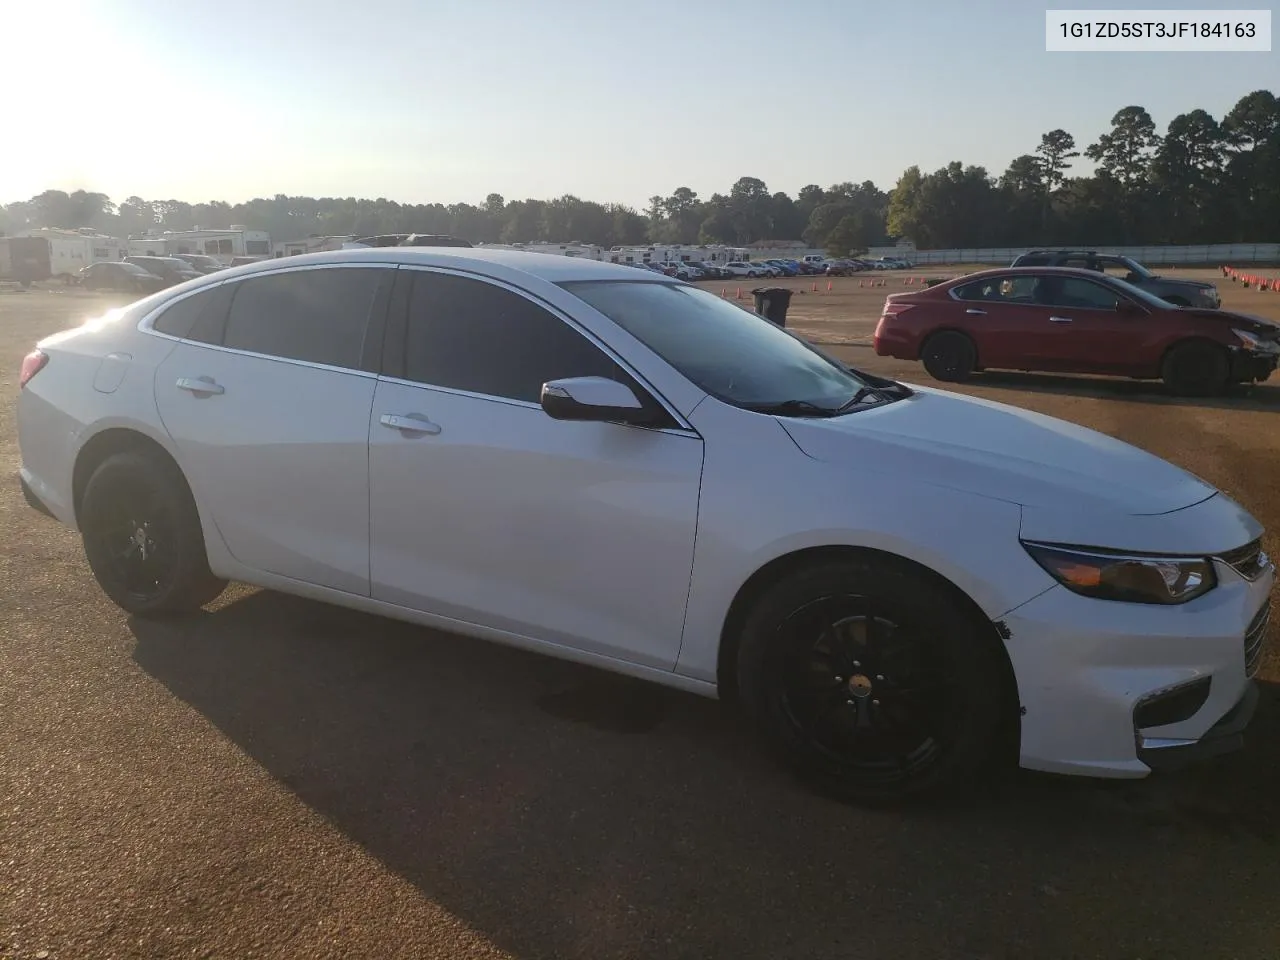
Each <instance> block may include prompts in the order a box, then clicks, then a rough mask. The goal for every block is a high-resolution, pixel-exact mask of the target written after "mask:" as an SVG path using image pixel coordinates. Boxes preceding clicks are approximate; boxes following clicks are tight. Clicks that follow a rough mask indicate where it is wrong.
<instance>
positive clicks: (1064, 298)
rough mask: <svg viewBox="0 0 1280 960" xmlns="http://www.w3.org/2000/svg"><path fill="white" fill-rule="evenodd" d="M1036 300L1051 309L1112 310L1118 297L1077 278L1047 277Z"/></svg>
mask: <svg viewBox="0 0 1280 960" xmlns="http://www.w3.org/2000/svg"><path fill="white" fill-rule="evenodd" d="M1037 299H1038V300H1039V301H1040V302H1041V303H1043V304H1046V305H1048V306H1051V307H1076V308H1077V309H1091V310H1114V309H1115V308H1116V302H1117V301H1118V300H1119V299H1120V297H1119V295H1118V294H1116V293H1115V292H1114V291H1112V290H1110V289H1108V288H1107V287H1104V286H1103V285H1102V284H1100V283H1093V282H1091V281H1089V280H1082V279H1080V278H1079V277H1049V278H1047V279H1046V280H1045V281H1043V282H1042V283H1041V284H1040V288H1039V290H1038V291H1037Z"/></svg>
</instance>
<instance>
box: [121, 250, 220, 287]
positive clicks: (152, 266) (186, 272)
mask: <svg viewBox="0 0 1280 960" xmlns="http://www.w3.org/2000/svg"><path fill="white" fill-rule="evenodd" d="M124 262H125V263H132V264H133V265H134V266H138V267H141V268H142V269H143V270H146V271H147V272H148V273H152V274H155V275H156V276H157V277H159V278H160V279H162V280H163V281H164V282H165V283H167V284H169V285H170V286H173V285H174V284H178V283H186V282H187V281H188V280H194V279H196V278H197V277H202V276H204V274H202V273H201V272H200V271H199V270H197V269H196V268H195V267H193V266H191V264H189V263H187V261H185V260H180V259H178V258H177V257H143V256H137V257H125V258H124Z"/></svg>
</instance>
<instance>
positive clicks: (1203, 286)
mask: <svg viewBox="0 0 1280 960" xmlns="http://www.w3.org/2000/svg"><path fill="white" fill-rule="evenodd" d="M1155 280H1159V281H1160V285H1161V286H1165V287H1188V288H1190V289H1192V290H1213V289H1214V285H1213V284H1212V283H1207V282H1205V281H1204V280H1183V279H1182V278H1180V277H1166V276H1163V275H1161V274H1158V273H1157V274H1153V275H1152V276H1151V277H1150V278H1149V279H1147V280H1146V281H1144V282H1145V283H1151V282H1152V281H1155Z"/></svg>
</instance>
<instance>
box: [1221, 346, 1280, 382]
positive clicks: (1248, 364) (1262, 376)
mask: <svg viewBox="0 0 1280 960" xmlns="http://www.w3.org/2000/svg"><path fill="white" fill-rule="evenodd" d="M1277 362H1280V353H1261V352H1257V351H1253V350H1245V349H1243V348H1238V349H1235V350H1232V351H1231V379H1232V380H1236V381H1238V382H1241V383H1247V382H1252V381H1254V380H1266V379H1267V378H1268V377H1270V376H1271V374H1272V373H1274V372H1275V369H1276V364H1277Z"/></svg>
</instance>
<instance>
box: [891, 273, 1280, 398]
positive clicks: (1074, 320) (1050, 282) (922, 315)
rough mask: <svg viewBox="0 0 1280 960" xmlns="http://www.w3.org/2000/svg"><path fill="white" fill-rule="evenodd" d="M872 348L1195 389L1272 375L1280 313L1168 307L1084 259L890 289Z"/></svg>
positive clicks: (973, 364) (965, 371)
mask: <svg viewBox="0 0 1280 960" xmlns="http://www.w3.org/2000/svg"><path fill="white" fill-rule="evenodd" d="M875 350H876V353H877V354H879V355H880V356H882V357H897V358H898V359H900V360H920V361H922V362H923V363H924V368H925V369H926V370H927V371H928V372H929V374H930V376H932V377H933V378H934V379H936V380H945V381H952V382H957V381H961V380H965V379H967V378H968V377H969V375H970V374H972V373H974V372H975V371H979V370H990V369H1006V370H1037V371H1051V372H1054V373H1100V374H1113V375H1117V376H1126V377H1134V378H1138V379H1153V380H1154V379H1161V380H1163V381H1164V382H1165V383H1166V384H1168V386H1169V387H1170V389H1172V390H1173V391H1174V392H1175V393H1180V394H1185V395H1194V396H1204V395H1209V394H1214V393H1219V392H1221V391H1223V390H1224V389H1226V388H1227V387H1228V386H1229V385H1230V384H1232V383H1250V382H1253V381H1255V380H1266V379H1267V377H1269V376H1271V372H1272V371H1273V370H1275V368H1276V361H1277V359H1278V358H1280V325H1277V324H1275V323H1273V322H1271V321H1270V320H1265V319H1263V318H1261V317H1254V316H1250V315H1248V314H1241V313H1232V312H1230V311H1227V310H1207V309H1199V308H1196V307H1177V306H1174V305H1173V304H1170V303H1168V302H1166V301H1164V300H1161V299H1160V298H1158V297H1155V296H1153V295H1152V294H1149V293H1147V292H1146V291H1144V290H1140V289H1138V288H1137V287H1135V286H1133V285H1132V284H1129V283H1126V282H1125V281H1123V280H1121V279H1119V278H1118V277H1112V276H1108V275H1106V274H1102V273H1097V272H1095V271H1092V270H1080V269H1072V268H1066V267H1008V268H1004V269H1001V270H985V271H982V272H981V273H972V274H969V275H968V276H965V277H959V278H957V279H955V280H951V281H948V282H946V283H941V284H938V285H937V286H934V287H929V288H927V289H925V290H919V291H914V292H911V293H895V294H891V295H890V296H889V297H888V299H886V300H885V303H884V314H883V316H881V317H880V323H879V324H878V325H877V326H876V334H875Z"/></svg>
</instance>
